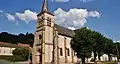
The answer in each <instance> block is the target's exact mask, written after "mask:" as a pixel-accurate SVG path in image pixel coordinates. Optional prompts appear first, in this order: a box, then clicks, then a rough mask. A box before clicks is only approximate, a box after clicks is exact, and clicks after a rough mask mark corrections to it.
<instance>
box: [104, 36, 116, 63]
mask: <svg viewBox="0 0 120 64" xmlns="http://www.w3.org/2000/svg"><path fill="white" fill-rule="evenodd" d="M114 48H115V46H114V43H113V41H112V40H111V39H109V38H106V43H105V49H104V53H105V54H107V55H108V58H109V61H111V54H113V50H114Z"/></svg>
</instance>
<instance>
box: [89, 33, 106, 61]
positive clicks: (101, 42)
mask: <svg viewBox="0 0 120 64" xmlns="http://www.w3.org/2000/svg"><path fill="white" fill-rule="evenodd" d="M91 36H92V47H93V50H92V51H93V53H94V62H96V57H97V56H98V58H99V60H100V56H102V54H103V52H104V46H105V42H106V40H105V37H104V36H103V35H102V34H101V33H99V32H96V31H93V33H92V35H91Z"/></svg>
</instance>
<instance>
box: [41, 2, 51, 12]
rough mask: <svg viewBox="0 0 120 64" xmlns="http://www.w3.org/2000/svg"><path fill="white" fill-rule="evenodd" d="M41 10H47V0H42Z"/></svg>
mask: <svg viewBox="0 0 120 64" xmlns="http://www.w3.org/2000/svg"><path fill="white" fill-rule="evenodd" d="M41 12H49V11H48V2H47V0H44V2H43V6H42V10H41Z"/></svg>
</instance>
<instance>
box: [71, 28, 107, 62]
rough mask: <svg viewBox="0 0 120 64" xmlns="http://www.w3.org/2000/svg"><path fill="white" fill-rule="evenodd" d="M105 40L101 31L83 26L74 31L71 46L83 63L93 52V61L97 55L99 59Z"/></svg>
mask: <svg viewBox="0 0 120 64" xmlns="http://www.w3.org/2000/svg"><path fill="white" fill-rule="evenodd" d="M105 42H106V38H105V37H104V36H103V35H102V34H101V33H99V32H96V31H92V30H90V29H87V28H86V27H84V28H81V29H79V30H76V31H75V35H74V37H73V38H72V42H71V47H72V48H73V50H75V52H77V56H78V57H79V58H82V61H83V63H84V61H85V58H88V57H90V56H91V53H92V52H93V53H94V62H95V61H96V57H97V55H98V57H99V59H100V56H102V55H103V52H104V46H105Z"/></svg>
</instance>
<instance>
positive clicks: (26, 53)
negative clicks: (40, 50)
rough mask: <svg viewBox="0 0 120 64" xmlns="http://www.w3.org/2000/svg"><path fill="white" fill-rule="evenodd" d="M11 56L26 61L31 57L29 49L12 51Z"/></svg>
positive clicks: (21, 48) (22, 48) (23, 48)
mask: <svg viewBox="0 0 120 64" xmlns="http://www.w3.org/2000/svg"><path fill="white" fill-rule="evenodd" d="M13 55H14V56H16V57H18V56H19V57H22V58H23V59H24V60H28V58H30V55H31V49H30V48H28V47H19V48H16V49H15V50H13Z"/></svg>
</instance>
